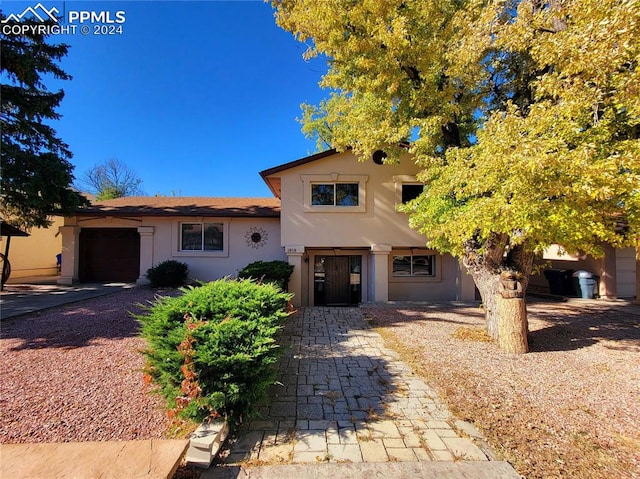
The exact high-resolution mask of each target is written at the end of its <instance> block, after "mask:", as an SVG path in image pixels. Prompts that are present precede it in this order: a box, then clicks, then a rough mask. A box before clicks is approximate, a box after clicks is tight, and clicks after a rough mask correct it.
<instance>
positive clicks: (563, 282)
mask: <svg viewBox="0 0 640 479" xmlns="http://www.w3.org/2000/svg"><path fill="white" fill-rule="evenodd" d="M572 274H573V270H572V269H546V270H544V277H545V278H547V281H548V282H549V292H550V293H551V294H555V295H558V296H571V295H572V294H573V284H572V283H571V275H572Z"/></svg>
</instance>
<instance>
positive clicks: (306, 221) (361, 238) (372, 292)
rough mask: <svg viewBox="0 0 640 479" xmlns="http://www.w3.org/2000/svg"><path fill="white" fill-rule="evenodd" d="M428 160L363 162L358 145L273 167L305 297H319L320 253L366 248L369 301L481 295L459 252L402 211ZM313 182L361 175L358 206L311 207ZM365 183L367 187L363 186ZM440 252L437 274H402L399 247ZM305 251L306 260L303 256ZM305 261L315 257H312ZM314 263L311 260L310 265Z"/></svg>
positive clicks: (287, 242) (285, 233)
mask: <svg viewBox="0 0 640 479" xmlns="http://www.w3.org/2000/svg"><path fill="white" fill-rule="evenodd" d="M419 171H420V168H419V167H418V166H417V165H416V164H415V163H414V162H413V161H412V160H411V158H410V157H409V156H408V155H407V156H406V157H405V158H403V159H402V161H401V162H400V164H398V165H377V164H375V163H373V161H372V160H370V159H369V160H367V161H365V162H359V161H358V160H357V158H356V157H355V156H354V155H353V154H352V153H350V152H346V153H341V154H335V155H332V156H328V157H324V158H321V159H318V160H316V161H312V162H307V163H304V164H301V165H299V166H296V167H293V168H289V169H287V170H284V171H281V172H278V173H275V174H273V176H274V177H279V178H280V187H281V199H282V206H281V211H282V214H281V223H282V226H281V228H282V239H281V241H282V245H283V246H284V247H285V251H286V252H292V254H290V255H289V260H290V262H291V263H292V264H296V263H299V262H300V261H303V262H302V263H301V264H300V266H301V269H305V271H303V273H304V274H303V275H302V276H301V277H300V278H299V279H295V278H292V282H291V283H293V284H291V283H290V290H292V291H294V292H295V293H296V294H297V297H296V298H295V299H294V301H299V302H297V303H296V304H297V305H305V304H313V301H314V298H313V268H312V267H311V265H312V264H313V256H314V255H316V254H336V255H340V254H341V255H349V254H357V255H362V259H363V263H362V266H363V272H362V274H363V276H362V301H363V302H367V301H375V302H384V301H388V300H391V301H394V300H414V301H430V300H454V299H467V300H469V299H474V296H475V291H474V288H473V282H472V280H471V277H469V276H468V275H466V273H464V272H462V271H461V270H460V267H459V264H458V262H457V260H455V259H454V258H452V257H451V256H449V255H444V256H441V255H439V254H437V253H435V252H433V251H429V250H426V249H425V248H424V245H425V243H426V239H425V237H424V236H422V235H421V234H419V233H417V232H416V231H415V230H412V229H411V228H410V227H409V224H408V216H407V215H406V214H403V213H399V212H398V211H397V206H398V205H399V204H400V202H401V198H402V197H401V192H402V184H403V183H417V179H416V175H417V174H418V173H419ZM313 182H320V183H324V182H326V183H332V182H347V183H350V182H359V183H360V184H364V185H365V187H364V189H363V188H361V191H360V202H359V205H358V207H320V208H318V207H311V206H310V190H311V184H312V183H313ZM363 190H364V191H363ZM412 253H413V254H432V253H433V254H436V257H437V265H438V275H437V277H436V278H394V277H393V276H392V265H391V261H392V258H393V256H394V254H398V255H407V254H412ZM299 255H303V256H302V260H301V259H299V258H298V256H299ZM304 261H308V262H309V263H308V265H307V263H305V262H304ZM305 265H306V268H305Z"/></svg>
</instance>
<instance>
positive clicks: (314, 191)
mask: <svg viewBox="0 0 640 479" xmlns="http://www.w3.org/2000/svg"><path fill="white" fill-rule="evenodd" d="M358 190H359V188H358V183H313V184H311V205H312V206H358V201H359V200H358V193H359V191H358Z"/></svg>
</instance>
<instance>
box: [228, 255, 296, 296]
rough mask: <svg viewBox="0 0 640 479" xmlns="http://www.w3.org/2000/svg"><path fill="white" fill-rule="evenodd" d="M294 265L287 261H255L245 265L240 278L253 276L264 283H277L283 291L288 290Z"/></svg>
mask: <svg viewBox="0 0 640 479" xmlns="http://www.w3.org/2000/svg"><path fill="white" fill-rule="evenodd" d="M291 273H293V265H292V264H289V263H287V262H286V261H255V262H253V263H251V264H249V265H247V266H245V267H244V269H242V270H241V271H240V272H239V273H238V278H243V279H244V278H252V279H255V280H257V281H261V282H264V283H275V284H277V285H278V286H279V287H280V289H282V290H283V291H286V290H287V284H288V283H289V278H290V277H291Z"/></svg>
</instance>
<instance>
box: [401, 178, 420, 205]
mask: <svg viewBox="0 0 640 479" xmlns="http://www.w3.org/2000/svg"><path fill="white" fill-rule="evenodd" d="M423 189H424V185H421V184H413V183H403V184H402V203H403V204H404V203H408V202H409V201H411V200H415V199H416V198H417V197H418V196H420V194H421V193H422V190H423Z"/></svg>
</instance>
